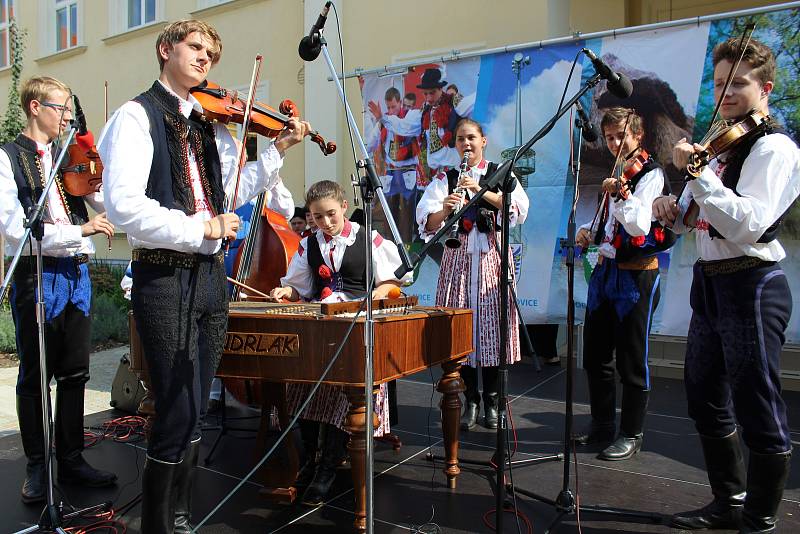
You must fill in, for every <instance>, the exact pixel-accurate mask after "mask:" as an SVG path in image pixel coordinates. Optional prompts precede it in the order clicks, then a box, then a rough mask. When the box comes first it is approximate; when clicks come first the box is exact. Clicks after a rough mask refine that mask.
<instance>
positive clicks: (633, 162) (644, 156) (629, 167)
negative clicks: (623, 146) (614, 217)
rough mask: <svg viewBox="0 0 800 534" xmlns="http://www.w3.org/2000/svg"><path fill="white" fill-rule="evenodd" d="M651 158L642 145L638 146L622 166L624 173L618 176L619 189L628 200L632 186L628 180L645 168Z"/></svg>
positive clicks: (623, 197) (621, 196)
mask: <svg viewBox="0 0 800 534" xmlns="http://www.w3.org/2000/svg"><path fill="white" fill-rule="evenodd" d="M649 159H650V154H648V152H647V150H645V149H643V148H642V147H639V148H637V149H636V150H634V151H633V152H632V154H631V155H629V156H628V158H627V159H626V160H625V163H624V165H623V168H622V173H621V174H620V176H619V178H617V191H618V193H617V194H618V195H619V196H620V198H622V199H623V200H626V199H627V198H628V196H630V188H629V187H628V182H629V181H630V180H631V178H633V177H634V176H636V175H637V174H639V173H640V172H641V170H642V169H643V168H644V166H645V164H646V163H647V161H648V160H649Z"/></svg>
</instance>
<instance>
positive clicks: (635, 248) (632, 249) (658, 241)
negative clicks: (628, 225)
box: [612, 157, 678, 262]
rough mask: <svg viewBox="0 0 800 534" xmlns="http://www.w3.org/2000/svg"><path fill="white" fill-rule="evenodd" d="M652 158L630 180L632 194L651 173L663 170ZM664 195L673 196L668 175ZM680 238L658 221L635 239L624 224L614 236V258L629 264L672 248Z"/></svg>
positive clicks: (663, 190)
mask: <svg viewBox="0 0 800 534" xmlns="http://www.w3.org/2000/svg"><path fill="white" fill-rule="evenodd" d="M661 168H662V167H661V165H659V164H658V163H657V162H656V161H655V160H654V159H653V158H652V157H651V158H650V159H648V160H647V162H645V164H644V165H643V166H642V170H640V171H639V172H638V173H636V175H634V176H633V177H632V178H631V179H630V180H628V184H629V189H630V192H631V194H633V193H634V191H636V186H637V185H639V182H640V181H641V180H642V178H644V176H645V175H646V174H647V173H649V172H650V171H653V170H656V169H661ZM661 194H662V195H670V194H672V188H671V187H670V185H669V180H668V179H667V176H666V174H665V175H664V187H663V188H662V189H661ZM677 240H678V236H677V235H676V234H675V233H674V232H673V231H672V230H670V229H669V228H664V227H663V226H662V225H661V223H659V222H658V221H652V222H651V223H650V230H649V231H648V232H647V235H646V236H638V237H633V236H630V235H629V234H628V232H626V231H625V227H623V226H622V224H618V225H617V235H615V236H614V240H613V241H612V245H613V246H614V247H615V248H616V249H617V252H616V254H615V256H614V258H615V260H616V261H618V262H627V261H631V260H633V259H637V258H642V257H646V256H653V255H655V254H658V253H659V252H663V251H665V250H667V249H669V248H671V247H672V245H674V244H675V241H677Z"/></svg>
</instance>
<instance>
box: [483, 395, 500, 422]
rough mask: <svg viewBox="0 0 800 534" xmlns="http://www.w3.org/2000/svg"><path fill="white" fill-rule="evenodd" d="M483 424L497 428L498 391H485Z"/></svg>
mask: <svg viewBox="0 0 800 534" xmlns="http://www.w3.org/2000/svg"><path fill="white" fill-rule="evenodd" d="M483 426H485V427H486V428H488V429H490V430H494V429H496V428H497V392H496V391H495V392H489V393H487V392H485V391H484V392H483Z"/></svg>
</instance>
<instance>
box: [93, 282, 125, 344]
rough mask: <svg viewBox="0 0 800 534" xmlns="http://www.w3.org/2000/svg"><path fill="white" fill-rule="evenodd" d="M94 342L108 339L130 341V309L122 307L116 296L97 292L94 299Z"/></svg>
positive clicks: (122, 341) (121, 341)
mask: <svg viewBox="0 0 800 534" xmlns="http://www.w3.org/2000/svg"><path fill="white" fill-rule="evenodd" d="M92 301H93V302H92V344H97V343H102V342H105V341H108V340H114V341H119V342H120V343H127V342H128V337H129V336H128V311H127V301H125V303H126V307H125V308H120V306H119V304H118V303H117V302H115V300H114V298H113V297H111V296H110V295H107V294H105V293H97V294H95V296H94V298H93V299H92Z"/></svg>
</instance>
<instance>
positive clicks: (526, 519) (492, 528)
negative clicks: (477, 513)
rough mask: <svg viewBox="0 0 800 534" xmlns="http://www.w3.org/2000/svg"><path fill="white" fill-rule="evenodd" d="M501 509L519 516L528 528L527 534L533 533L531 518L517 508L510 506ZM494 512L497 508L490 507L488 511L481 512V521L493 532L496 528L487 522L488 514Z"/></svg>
mask: <svg viewBox="0 0 800 534" xmlns="http://www.w3.org/2000/svg"><path fill="white" fill-rule="evenodd" d="M503 511H504V512H506V513H509V514H514V515H516V516H517V517H519V518H520V519H522V522H523V523H525V527H526V528H527V529H528V534H533V523H531V520H530V519H528V516H526V515H525V514H523V513H522V512H520V511H519V510H512V509H510V508H508V509H505V510H503ZM496 513H497V509H496V508H492V509H491V510H489V511H488V512H486V513H485V514H483V523H484V524H485V525H486V526H487V527H488V528H489V529H490V530H492V531H493V532H496V531H497V528H496V527H495V526H494V525H492V524H491V523H490V522H489V516H490V515H492V514H496Z"/></svg>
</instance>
